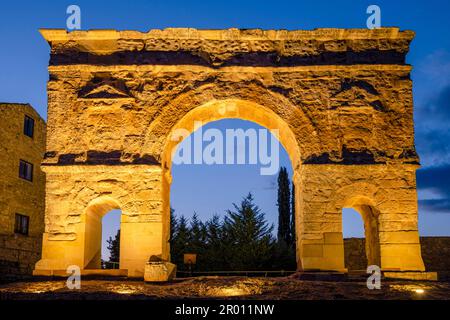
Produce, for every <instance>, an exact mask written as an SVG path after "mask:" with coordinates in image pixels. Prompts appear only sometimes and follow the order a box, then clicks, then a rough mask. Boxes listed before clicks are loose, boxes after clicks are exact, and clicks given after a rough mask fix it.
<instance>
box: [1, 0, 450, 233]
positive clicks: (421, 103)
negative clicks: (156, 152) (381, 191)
mask: <svg viewBox="0 0 450 320" xmlns="http://www.w3.org/2000/svg"><path fill="white" fill-rule="evenodd" d="M70 4H77V5H79V6H80V7H81V13H82V29H84V30H86V29H98V28H100V29H122V30H123V29H133V30H140V31H147V30H149V29H154V28H166V27H193V28H206V29H221V28H230V27H234V28H262V29H289V30H294V29H313V28H323V27H335V28H365V26H366V19H367V14H366V8H367V7H368V5H370V4H377V5H379V6H380V7H381V10H382V26H386V27H387V26H397V27H400V28H401V29H411V30H414V31H415V32H416V33H417V35H416V39H415V40H414V41H413V43H412V46H411V52H410V54H409V55H408V63H410V64H412V65H413V66H414V70H413V73H412V78H413V80H414V99H415V122H416V143H417V149H418V152H419V155H420V156H421V163H422V169H421V170H420V171H419V172H418V187H419V206H420V210H419V223H420V225H419V229H420V232H421V234H422V235H450V130H449V125H448V121H449V120H450V106H449V101H450V36H449V34H450V19H448V15H449V12H450V2H449V1H447V0H427V1H379V0H378V1H375V0H371V1H363V0H360V1H357V0H340V1H301V0H296V1H282V0H277V1H261V0H260V1H244V0H228V1H186V0H185V1H171V0H163V1H132V0H129V1H123V0H121V1H112V0H109V1H92V0H89V1H81V0H74V1H38V0H34V1H20V0H17V1H8V2H6V1H3V2H2V3H1V4H0V39H1V50H0V101H2V102H27V103H31V104H32V105H33V106H34V108H35V109H37V111H38V112H39V113H40V114H41V115H42V117H44V118H45V119H46V113H47V107H46V103H47V100H46V81H47V79H48V74H47V63H48V58H49V47H48V45H47V43H46V42H45V41H44V39H43V38H42V37H41V36H40V34H39V32H38V29H39V28H65V27H66V18H67V15H66V8H67V7H68V5H70ZM230 126H231V127H235V128H236V127H244V128H248V127H256V125H254V124H251V123H246V122H243V121H239V120H233V121H230V120H223V121H220V122H218V123H211V124H209V125H208V127H219V128H221V129H224V128H228V127H230ZM280 150H281V160H280V162H281V165H285V166H287V167H288V168H289V169H290V163H289V158H288V157H287V155H286V154H285V152H284V150H282V149H280ZM290 170H291V169H290ZM173 177H174V182H173V186H172V196H171V200H172V206H173V207H174V208H175V209H176V212H177V213H178V214H184V215H186V216H191V215H192V213H193V211H196V212H197V213H198V214H199V216H200V217H201V218H202V219H206V218H209V217H211V215H212V214H213V213H218V214H221V215H223V212H224V210H226V209H228V208H230V207H231V203H232V202H238V201H239V200H240V199H241V197H242V196H244V195H245V194H246V193H247V192H249V191H252V192H253V193H254V195H255V201H256V203H257V204H258V205H259V206H260V207H261V208H262V210H263V211H264V212H266V213H267V217H268V218H269V220H270V221H271V222H275V221H276V216H277V207H276V205H275V204H276V184H275V182H276V177H275V176H273V177H267V176H260V175H259V167H258V166H185V165H184V166H179V167H175V168H174V169H173ZM114 216H116V219H114V218H113V217H114ZM117 217H118V215H117V214H116V215H114V214H112V215H108V216H107V217H106V218H105V225H106V227H105V228H104V231H105V237H106V236H109V235H110V234H111V233H113V232H114V230H113V229H114V228H115V227H117ZM358 219H359V218H358V216H357V214H354V213H353V212H350V213H346V214H345V216H344V233H345V235H347V236H358V235H362V232H361V230H362V229H361V228H362V227H361V221H359V220H358Z"/></svg>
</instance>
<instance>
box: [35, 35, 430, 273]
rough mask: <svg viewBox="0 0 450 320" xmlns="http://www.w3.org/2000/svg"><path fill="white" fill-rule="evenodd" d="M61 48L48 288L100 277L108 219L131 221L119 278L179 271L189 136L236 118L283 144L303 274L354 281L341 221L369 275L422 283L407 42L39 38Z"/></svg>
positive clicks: (47, 166)
mask: <svg viewBox="0 0 450 320" xmlns="http://www.w3.org/2000/svg"><path fill="white" fill-rule="evenodd" d="M41 33H42V34H43V36H44V38H45V39H46V40H47V41H48V43H49V44H50V46H51V57H50V65H49V73H50V78H49V82H48V126H47V128H48V134H47V137H48V138H47V152H46V154H45V159H44V161H43V163H42V168H43V170H44V171H45V173H46V178H47V186H46V212H45V233H44V237H43V253H42V260H40V261H39V262H38V263H37V264H36V270H35V274H53V272H55V271H57V270H65V269H66V268H67V267H68V266H70V265H78V266H80V267H81V268H82V269H90V268H94V269H95V268H99V250H100V246H99V244H100V240H99V239H101V237H100V238H99V232H100V231H99V230H101V221H100V219H101V217H102V216H103V215H104V214H106V213H107V212H108V211H109V210H111V209H120V210H122V217H121V247H120V250H121V259H120V269H124V270H127V272H128V275H129V276H136V277H141V276H142V275H143V271H144V266H145V263H146V262H147V261H148V260H149V257H151V256H158V257H160V258H161V259H162V260H165V261H169V260H170V248H169V242H168V241H169V228H170V223H169V222H170V221H169V219H170V215H169V208H170V204H169V192H170V184H171V155H172V151H173V150H174V147H175V146H176V145H177V143H178V141H172V139H170V136H171V133H172V132H173V131H174V130H176V129H177V128H183V129H187V130H189V131H192V130H193V129H194V127H193V126H194V122H195V121H203V123H207V122H209V121H214V120H219V119H223V118H239V119H245V120H251V121H254V122H256V123H258V124H260V125H262V126H264V127H266V128H268V129H271V130H278V132H279V139H280V142H281V143H282V144H283V146H284V147H285V149H286V151H287V152H288V153H289V155H290V157H291V161H292V165H293V169H294V183H295V186H296V188H295V190H296V204H295V205H296V214H297V217H296V224H297V225H296V228H297V265H298V269H299V270H327V271H330V270H331V271H345V267H344V250H343V239H342V219H341V213H342V208H344V207H354V208H355V209H356V210H358V211H359V212H360V213H361V215H362V216H363V218H364V221H365V227H366V237H367V247H368V248H367V249H368V250H367V255H368V261H369V262H370V263H374V264H380V265H381V268H382V269H383V270H390V271H423V270H424V264H423V262H422V258H421V252H420V243H419V235H418V227H417V223H418V221H417V220H418V216H417V194H416V178H415V172H416V169H417V168H418V167H419V158H418V156H417V154H416V151H415V146H414V129H413V127H414V126H413V99H412V83H411V79H410V71H411V67H410V66H409V65H407V64H406V63H405V57H406V54H407V53H408V50H409V44H410V42H411V40H412V39H413V37H414V33H413V32H410V31H399V30H398V29H396V28H388V29H376V30H344V29H318V30H313V31H285V30H278V31H276V30H269V31H262V30H237V29H229V30H196V29H165V30H151V31H149V32H147V33H141V32H136V31H115V30H93V31H74V32H70V33H68V32H66V31H64V30H41Z"/></svg>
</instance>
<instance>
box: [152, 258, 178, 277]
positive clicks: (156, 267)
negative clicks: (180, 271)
mask: <svg viewBox="0 0 450 320" xmlns="http://www.w3.org/2000/svg"><path fill="white" fill-rule="evenodd" d="M176 272H177V266H176V265H175V264H173V263H170V262H166V261H161V262H148V263H147V264H146V265H145V272H144V281H146V282H165V281H170V280H173V279H174V278H175V275H176Z"/></svg>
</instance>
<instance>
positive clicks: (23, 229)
mask: <svg viewBox="0 0 450 320" xmlns="http://www.w3.org/2000/svg"><path fill="white" fill-rule="evenodd" d="M29 225H30V217H28V216H24V215H23V214H19V213H16V223H15V224H14V233H18V234H23V235H25V236H27V235H28V227H29Z"/></svg>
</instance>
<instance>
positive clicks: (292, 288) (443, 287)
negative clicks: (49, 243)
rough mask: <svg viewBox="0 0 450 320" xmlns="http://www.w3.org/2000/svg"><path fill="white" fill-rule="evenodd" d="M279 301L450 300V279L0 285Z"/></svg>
mask: <svg viewBox="0 0 450 320" xmlns="http://www.w3.org/2000/svg"><path fill="white" fill-rule="evenodd" d="M183 298H184V299H208V298H209V299H210V298H218V299H223V298H225V299H258V300H260V299H274V300H315V299H326V300H336V299H337V300H342V299H376V300H385V299H389V300H397V299H402V300H411V299H427V300H428V299H432V300H450V282H417V281H414V282H413V281H383V282H382V287H381V289H380V290H369V289H367V286H366V283H365V282H362V281H317V280H314V281H307V280H300V279H296V278H294V277H285V278H246V277H201V278H190V279H178V280H176V281H174V282H171V283H164V284H150V283H144V282H143V281H131V280H130V281H129V280H82V282H81V289H80V290H70V289H68V288H67V287H66V282H65V280H52V281H29V282H16V283H9V284H3V285H0V299H3V300H4V299H14V300H16V299H32V300H36V299H39V300H41V299H43V300H48V299H49V300H53V299H63V300H66V299H67V300H69V299H70V300H72V299H76V300H78V299H83V300H85V299H88V300H105V299H107V300H109V299H183Z"/></svg>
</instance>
